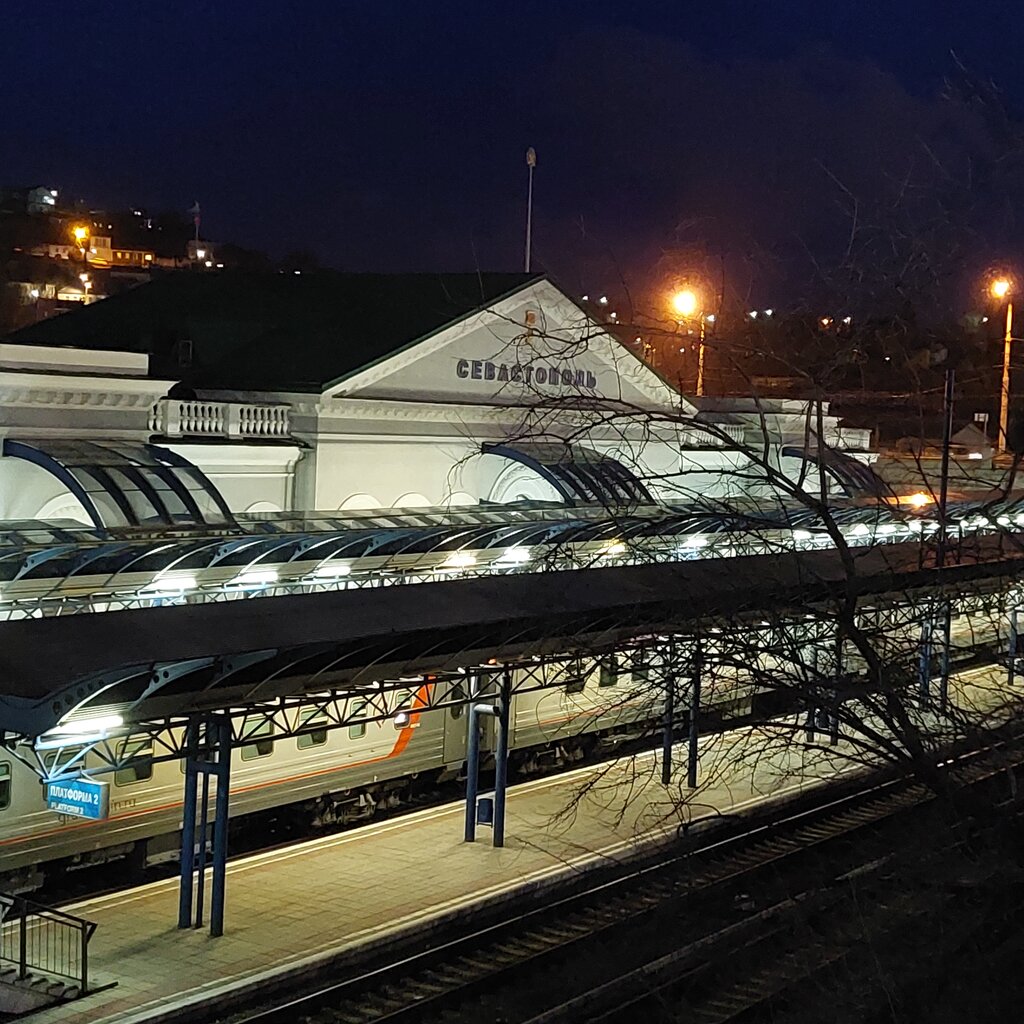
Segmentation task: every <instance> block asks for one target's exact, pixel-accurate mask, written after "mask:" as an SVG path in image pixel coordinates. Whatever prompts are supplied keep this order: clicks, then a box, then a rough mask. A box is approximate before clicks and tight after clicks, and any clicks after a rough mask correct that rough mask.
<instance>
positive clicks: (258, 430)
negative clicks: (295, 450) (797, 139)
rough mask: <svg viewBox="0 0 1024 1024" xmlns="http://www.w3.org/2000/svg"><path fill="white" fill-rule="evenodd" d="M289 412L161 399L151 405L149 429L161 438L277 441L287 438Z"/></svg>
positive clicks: (269, 407)
mask: <svg viewBox="0 0 1024 1024" xmlns="http://www.w3.org/2000/svg"><path fill="white" fill-rule="evenodd" d="M290 412H291V410H290V409H289V407H288V406H287V405H257V404H253V403H242V402H203V401H199V400H192V399H177V398H161V399H160V400H159V401H158V402H156V403H155V404H154V405H153V409H152V411H151V413H150V417H149V429H150V430H151V431H152V432H153V433H154V434H160V435H162V436H164V437H233V438H246V439H249V440H259V439H260V438H268V439H281V438H287V437H289V436H290V434H291V416H290Z"/></svg>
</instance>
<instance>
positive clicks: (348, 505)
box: [338, 493, 381, 512]
mask: <svg viewBox="0 0 1024 1024" xmlns="http://www.w3.org/2000/svg"><path fill="white" fill-rule="evenodd" d="M380 507H381V503H380V502H379V501H378V500H377V499H376V498H375V497H374V496H373V495H372V494H362V493H359V494H350V495H349V496H348V497H347V498H346V499H345V500H344V501H343V502H342V503H341V504H340V505H339V506H338V511H339V512H349V511H359V510H360V509H368V508H380Z"/></svg>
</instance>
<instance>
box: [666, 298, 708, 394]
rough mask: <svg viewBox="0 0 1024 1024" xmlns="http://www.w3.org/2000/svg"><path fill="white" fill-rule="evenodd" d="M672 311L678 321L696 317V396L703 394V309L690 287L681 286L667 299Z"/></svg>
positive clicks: (681, 321)
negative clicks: (697, 335)
mask: <svg viewBox="0 0 1024 1024" xmlns="http://www.w3.org/2000/svg"><path fill="white" fill-rule="evenodd" d="M669 301H670V303H671V305H672V311H673V312H674V313H675V314H676V315H677V317H679V322H680V323H685V322H686V321H687V320H692V319H694V317H696V319H697V322H698V324H699V329H700V334H699V337H698V342H697V397H698V398H701V397H703V395H704V311H703V310H702V309H701V308H700V297H699V296H698V295H697V293H696V292H695V291H694V290H693V289H692V288H683V289H681V290H680V291H678V292H675V293H674V294H673V295H672V298H671V299H670V300H669Z"/></svg>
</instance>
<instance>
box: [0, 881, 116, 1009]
mask: <svg viewBox="0 0 1024 1024" xmlns="http://www.w3.org/2000/svg"><path fill="white" fill-rule="evenodd" d="M95 931H96V925H95V923H94V922H92V921H86V920H84V919H83V918H81V917H75V916H74V915H72V914H65V913H64V912H63V911H62V910H54V909H53V908H52V907H44V906H43V905H42V904H40V903H33V902H32V900H28V899H25V897H24V896H11V895H9V894H7V893H0V965H2V964H3V963H9V964H13V965H14V966H15V968H16V969H17V972H18V978H19V979H24V978H26V977H28V975H29V973H30V972H34V971H38V972H39V973H41V974H45V975H52V976H54V977H56V978H68V979H70V980H71V981H73V982H74V983H75V984H77V985H78V988H79V993H80V994H81V995H85V994H86V993H87V992H88V991H89V940H90V939H91V938H92V935H93V932H95Z"/></svg>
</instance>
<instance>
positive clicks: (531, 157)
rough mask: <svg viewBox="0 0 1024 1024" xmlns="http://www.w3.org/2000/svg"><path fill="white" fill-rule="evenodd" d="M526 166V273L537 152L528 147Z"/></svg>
mask: <svg viewBox="0 0 1024 1024" xmlns="http://www.w3.org/2000/svg"><path fill="white" fill-rule="evenodd" d="M526 166H527V168H529V170H528V172H527V173H528V174H529V179H528V183H527V186H526V260H525V263H526V268H525V269H526V273H527V274H528V273H529V272H530V255H531V252H530V250H531V248H532V247H533V169H534V167H536V166H537V151H536V150H535V149H534V148H533V146H530V148H529V149H528V150H527V151H526Z"/></svg>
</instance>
